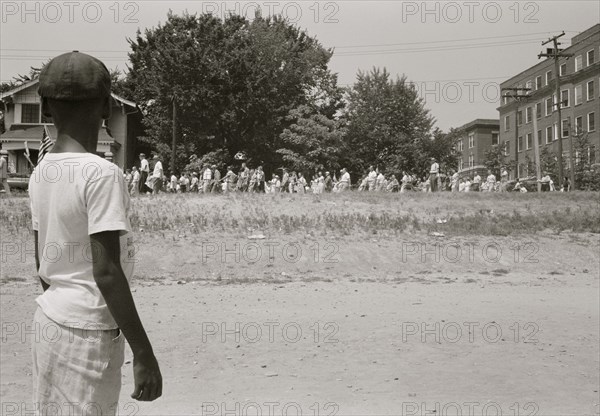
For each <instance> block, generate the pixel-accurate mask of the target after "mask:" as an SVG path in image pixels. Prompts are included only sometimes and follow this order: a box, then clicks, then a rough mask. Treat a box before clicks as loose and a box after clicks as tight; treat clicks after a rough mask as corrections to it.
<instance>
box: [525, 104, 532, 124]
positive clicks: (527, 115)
mask: <svg viewBox="0 0 600 416" xmlns="http://www.w3.org/2000/svg"><path fill="white" fill-rule="evenodd" d="M532 112H533V110H532V108H531V107H527V108H526V109H525V123H531V119H532Z"/></svg>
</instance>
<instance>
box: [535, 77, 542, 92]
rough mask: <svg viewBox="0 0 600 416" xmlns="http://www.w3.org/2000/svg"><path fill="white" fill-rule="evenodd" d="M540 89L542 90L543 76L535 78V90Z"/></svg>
mask: <svg viewBox="0 0 600 416" xmlns="http://www.w3.org/2000/svg"><path fill="white" fill-rule="evenodd" d="M540 88H542V76H541V75H538V76H537V77H535V89H536V90H539V89H540Z"/></svg>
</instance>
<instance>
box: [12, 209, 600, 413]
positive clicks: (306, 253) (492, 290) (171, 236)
mask: <svg viewBox="0 0 600 416" xmlns="http://www.w3.org/2000/svg"><path fill="white" fill-rule="evenodd" d="M307 207H308V208H307V210H309V209H311V207H312V205H310V204H309V205H307ZM296 209H298V208H297V207H296ZM507 209H508V208H507ZM232 210H233V209H232ZM300 210H301V209H300ZM265 234H266V235H265V236H264V237H265V238H264V239H263V238H258V237H259V236H260V230H251V232H250V231H249V232H248V233H246V235H240V233H239V232H235V233H234V232H217V231H215V230H209V231H207V232H206V233H203V234H201V235H193V236H187V235H182V234H180V233H178V232H174V231H173V232H167V233H159V232H154V233H148V232H144V233H141V232H138V233H137V234H136V241H137V244H138V247H139V249H138V253H137V261H138V263H137V265H136V270H137V272H136V276H135V277H134V280H133V282H132V288H133V291H134V297H135V300H136V303H137V305H138V309H139V311H140V315H141V316H142V320H143V322H144V325H145V327H146V329H147V331H148V333H149V336H150V338H151V341H152V342H153V345H154V348H155V352H156V354H157V357H158V360H159V362H160V365H161V369H162V372H163V377H164V393H163V397H162V398H160V399H159V400H158V401H156V402H154V403H139V402H135V401H133V400H132V399H130V398H129V394H130V393H131V392H132V391H133V378H132V368H131V354H130V352H129V351H127V353H126V355H127V356H126V360H127V361H126V364H125V366H124V368H123V378H122V380H123V382H122V385H123V389H122V394H121V402H120V404H119V414H122V415H133V414H137V415H184V414H195V415H225V414H228V415H233V414H235V415H257V414H262V415H286V414H287V415H296V414H302V415H376V414H377V415H392V414H393V415H398V414H403V415H425V414H436V415H457V414H462V415H500V414H502V415H598V414H600V405H599V404H600V397H599V392H598V391H599V385H600V378H599V374H600V360H599V357H600V347H599V345H600V337H599V331H600V330H599V328H600V322H599V316H600V310H599V309H600V303H599V301H600V293H599V291H600V284H599V275H600V266H599V256H598V253H599V251H600V241H599V238H598V235H597V234H591V233H572V232H563V233H560V234H557V233H553V232H550V231H547V232H541V233H536V234H529V235H520V236H518V237H491V236H469V237H466V236H464V237H460V236H458V237H435V236H431V235H427V234H418V233H401V234H398V235H394V236H385V237H382V236H380V235H372V236H369V235H350V236H348V235H345V236H343V235H338V236H336V235H332V234H331V233H329V234H328V235H321V236H315V233H311V232H310V230H308V231H307V230H302V231H300V230H298V231H296V232H293V233H290V234H274V233H265ZM248 237H254V238H252V239H251V238H248ZM24 256H25V258H23V257H22V256H20V255H19V254H16V255H13V254H8V253H3V258H2V262H1V263H0V267H2V273H1V276H0V278H1V280H0V281H1V286H0V296H1V298H0V301H1V302H0V303H1V313H2V316H1V321H2V334H1V335H2V339H1V343H0V347H1V354H0V364H1V380H0V396H1V399H0V401H1V402H2V411H1V413H2V415H5V414H6V415H21V414H27V413H26V412H27V410H28V409H30V408H31V405H30V404H29V401H30V397H31V358H30V350H31V348H30V344H31V341H32V337H33V336H34V335H32V334H31V333H30V332H28V331H27V325H29V324H30V322H31V318H32V315H33V311H34V309H35V302H34V299H35V297H36V296H37V295H38V294H40V293H41V288H40V286H39V285H38V284H37V283H36V282H35V278H34V277H33V258H32V256H31V255H29V254H25V255H24ZM28 256H29V257H28ZM25 260H26V261H25ZM62 414H68V413H66V412H63V413H62Z"/></svg>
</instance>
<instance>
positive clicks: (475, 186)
mask: <svg viewBox="0 0 600 416" xmlns="http://www.w3.org/2000/svg"><path fill="white" fill-rule="evenodd" d="M472 186H473V192H479V190H480V189H479V188H480V186H481V176H479V173H475V177H474V178H473V185H472Z"/></svg>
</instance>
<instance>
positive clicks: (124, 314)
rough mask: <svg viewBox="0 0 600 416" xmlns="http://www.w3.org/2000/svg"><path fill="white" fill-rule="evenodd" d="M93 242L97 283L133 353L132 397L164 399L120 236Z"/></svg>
mask: <svg viewBox="0 0 600 416" xmlns="http://www.w3.org/2000/svg"><path fill="white" fill-rule="evenodd" d="M90 242H91V244H92V248H93V250H92V257H93V262H94V264H93V274H94V280H95V281H96V284H97V285H98V288H99V289H100V292H101V293H102V296H104V299H105V301H106V304H107V306H108V309H109V311H110V313H111V314H112V316H113V318H114V320H115V322H116V323H117V325H118V326H119V328H120V329H121V331H123V335H124V336H125V338H126V339H127V341H128V342H129V345H130V347H131V350H132V352H133V357H134V363H133V366H134V367H133V370H134V378H135V391H134V392H133V394H132V395H131V397H132V398H134V399H138V400H142V401H152V400H154V399H157V398H158V397H160V396H161V395H162V376H161V373H160V369H159V367H158V362H157V361H156V357H155V356H154V352H153V351H152V345H150V340H149V339H148V336H147V335H146V331H145V330H144V327H143V326H142V322H141V320H140V317H139V315H138V312H137V309H136V307H135V303H134V301H133V296H132V295H131V290H130V288H129V283H128V282H127V278H126V277H125V274H124V273H123V269H122V268H121V261H120V242H119V232H118V231H105V232H100V233H97V234H92V235H91V236H90Z"/></svg>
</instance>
